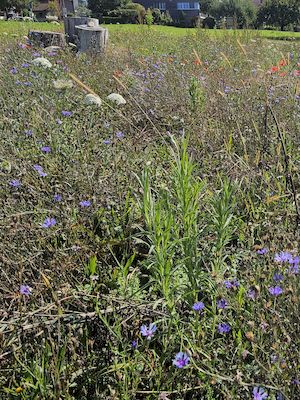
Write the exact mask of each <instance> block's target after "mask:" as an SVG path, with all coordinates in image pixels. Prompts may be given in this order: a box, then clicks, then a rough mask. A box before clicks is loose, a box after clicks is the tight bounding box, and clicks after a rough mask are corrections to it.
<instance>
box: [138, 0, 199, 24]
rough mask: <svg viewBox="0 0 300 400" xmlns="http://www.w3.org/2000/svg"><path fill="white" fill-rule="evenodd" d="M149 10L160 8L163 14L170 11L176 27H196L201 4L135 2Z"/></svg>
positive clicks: (146, 0)
mask: <svg viewBox="0 0 300 400" xmlns="http://www.w3.org/2000/svg"><path fill="white" fill-rule="evenodd" d="M134 2H135V3H140V4H142V5H143V6H144V7H145V8H146V9H147V8H152V9H153V8H158V9H159V10H160V11H161V12H166V11H168V12H169V14H170V15H171V17H172V19H173V21H174V23H175V24H176V25H184V26H195V25H196V23H197V21H198V19H199V16H200V2H199V0H198V1H196V0H194V1H182V0H164V1H156V0H135V1H134Z"/></svg>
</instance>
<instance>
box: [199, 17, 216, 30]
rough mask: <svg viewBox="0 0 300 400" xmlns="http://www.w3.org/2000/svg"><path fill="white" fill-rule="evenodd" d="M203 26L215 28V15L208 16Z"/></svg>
mask: <svg viewBox="0 0 300 400" xmlns="http://www.w3.org/2000/svg"><path fill="white" fill-rule="evenodd" d="M202 26H203V28H207V29H214V27H215V26H216V20H215V19H214V18H213V17H206V18H205V19H204V20H203V22H202Z"/></svg>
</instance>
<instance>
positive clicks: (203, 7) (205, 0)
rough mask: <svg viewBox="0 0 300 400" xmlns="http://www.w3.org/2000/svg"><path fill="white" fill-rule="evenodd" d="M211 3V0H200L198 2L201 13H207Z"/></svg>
mask: <svg viewBox="0 0 300 400" xmlns="http://www.w3.org/2000/svg"><path fill="white" fill-rule="evenodd" d="M212 4H213V0H202V1H201V3H200V11H201V12H202V13H203V14H209V10H210V8H211V6H212Z"/></svg>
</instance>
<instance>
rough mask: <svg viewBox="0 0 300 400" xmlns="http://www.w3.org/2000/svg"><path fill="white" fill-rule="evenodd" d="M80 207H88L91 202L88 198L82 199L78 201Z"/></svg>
mask: <svg viewBox="0 0 300 400" xmlns="http://www.w3.org/2000/svg"><path fill="white" fill-rule="evenodd" d="M79 205H80V207H89V206H90V205H91V202H90V201H89V200H83V201H81V202H80V203H79Z"/></svg>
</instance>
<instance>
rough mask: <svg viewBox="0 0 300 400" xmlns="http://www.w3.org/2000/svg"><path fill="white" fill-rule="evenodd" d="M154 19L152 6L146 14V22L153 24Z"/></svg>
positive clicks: (148, 24)
mask: <svg viewBox="0 0 300 400" xmlns="http://www.w3.org/2000/svg"><path fill="white" fill-rule="evenodd" d="M153 21H154V17H153V15H152V11H151V10H150V8H148V9H147V11H146V15H145V22H146V25H147V26H149V27H150V26H152V25H153Z"/></svg>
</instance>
